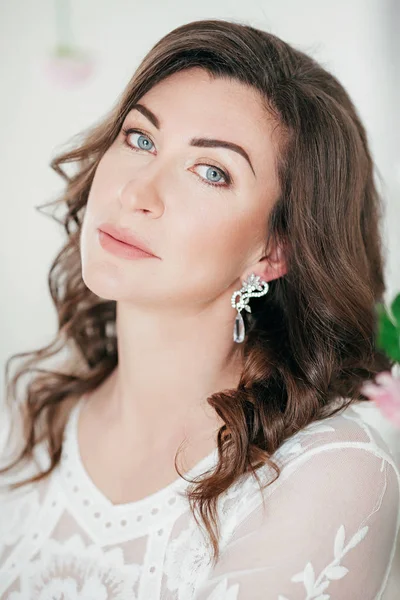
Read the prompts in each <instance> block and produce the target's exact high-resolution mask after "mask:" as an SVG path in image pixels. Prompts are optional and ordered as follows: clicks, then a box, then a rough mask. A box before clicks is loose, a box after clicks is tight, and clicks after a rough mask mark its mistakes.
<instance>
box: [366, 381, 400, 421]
mask: <svg viewBox="0 0 400 600" xmlns="http://www.w3.org/2000/svg"><path fill="white" fill-rule="evenodd" d="M375 382H376V383H371V382H369V381H368V382H366V383H364V384H363V385H362V387H361V393H362V394H364V396H367V397H368V398H369V399H370V400H372V401H373V402H375V404H376V405H377V406H378V408H379V410H380V411H381V413H382V414H383V415H384V416H385V417H386V418H387V419H389V421H391V422H392V423H393V424H394V425H396V426H397V427H400V379H399V378H398V377H395V376H394V375H392V373H391V372H390V371H382V372H381V373H378V375H376V376H375Z"/></svg>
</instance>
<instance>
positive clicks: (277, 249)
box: [241, 244, 287, 282]
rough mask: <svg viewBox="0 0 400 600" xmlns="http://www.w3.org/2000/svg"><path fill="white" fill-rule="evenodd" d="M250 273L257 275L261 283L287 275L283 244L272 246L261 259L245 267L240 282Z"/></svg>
mask: <svg viewBox="0 0 400 600" xmlns="http://www.w3.org/2000/svg"><path fill="white" fill-rule="evenodd" d="M251 273H254V274H255V275H258V276H259V277H260V278H261V279H262V280H263V281H267V282H268V281H272V280H274V279H278V278H279V277H282V276H283V275H285V273H287V266H286V261H285V255H284V246H283V244H274V245H273V246H272V248H271V250H269V251H268V252H267V254H265V255H264V256H263V257H262V258H260V259H259V260H258V261H257V262H254V263H253V264H252V265H250V266H249V267H247V269H246V271H245V272H244V273H242V277H241V279H242V281H243V280H244V279H246V278H247V277H248V276H249V275H250V274H251Z"/></svg>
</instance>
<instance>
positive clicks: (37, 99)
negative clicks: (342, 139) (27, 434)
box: [0, 0, 400, 453]
mask: <svg viewBox="0 0 400 600" xmlns="http://www.w3.org/2000/svg"><path fill="white" fill-rule="evenodd" d="M70 6H71V10H72V26H73V32H74V39H75V41H76V43H77V44H78V45H80V46H81V47H82V48H83V49H85V50H87V51H89V52H90V53H91V54H93V55H94V58H95V60H96V72H95V75H94V77H93V78H92V79H90V80H89V81H88V82H87V83H86V84H84V85H83V86H82V87H77V88H76V89H69V90H66V89H62V88H58V87H56V86H55V85H54V84H53V83H51V81H49V80H48V79H47V78H46V76H45V74H44V61H45V60H46V59H47V57H48V55H49V54H50V52H51V50H52V49H53V47H54V45H55V42H56V28H55V10H54V2H53V1H51V0H42V1H41V2H32V0H12V1H11V0H9V1H7V0H0V56H1V59H0V86H1V93H0V169H1V171H0V173H1V177H0V202H1V205H0V206H1V219H0V286H1V287H0V290H1V296H0V302H1V310H0V332H1V336H0V368H1V372H0V390H3V384H4V372H3V365H4V364H5V360H6V358H7V357H8V356H9V355H11V354H14V353H16V352H20V351H29V350H33V349H36V348H38V347H40V346H42V345H45V344H47V343H48V342H49V341H50V339H51V338H52V335H53V333H54V331H55V326H56V319H55V311H54V309H53V306H52V304H51V301H50V296H49V293H48V288H47V274H48V270H49V267H50V263H51V261H52V260H53V258H54V256H55V254H56V252H57V251H58V249H59V248H60V247H61V245H62V240H63V238H62V231H61V228H60V227H58V226H57V224H56V223H55V222H53V221H52V220H50V219H49V218H47V217H46V216H44V215H42V214H40V213H38V212H37V211H36V210H35V209H34V206H36V205H38V204H42V203H44V202H46V201H50V200H52V199H54V198H55V197H56V195H58V193H59V192H60V191H61V189H62V187H63V184H62V181H61V179H59V178H58V177H57V176H56V175H55V174H54V173H53V171H52V170H51V169H50V167H49V163H50V160H51V158H52V156H54V154H56V153H57V152H58V151H59V150H60V149H61V146H62V145H63V144H64V143H66V142H67V141H68V140H69V139H70V138H71V137H72V136H73V135H75V134H76V133H78V132H79V131H80V130H81V129H84V128H86V127H87V126H89V125H90V124H92V123H93V122H94V121H96V120H97V119H99V118H100V117H101V116H102V115H103V114H104V113H105V112H106V111H108V110H109V108H110V107H111V106H112V105H113V104H114V102H115V100H116V98H117V96H118V95H119V94H120V93H121V91H122V89H123V88H124V86H125V85H126V83H127V82H128V80H129V79H130V77H131V75H132V73H133V71H134V70H135V68H136V66H137V65H138V63H139V61H140V59H141V58H142V57H143V56H144V55H145V54H146V53H147V51H148V50H150V48H151V47H152V46H153V44H154V43H155V42H157V41H158V40H159V38H160V37H162V36H163V35H164V34H165V33H167V32H168V31H170V30H171V29H173V28H174V27H176V26H178V25H180V24H183V23H186V22H189V21H193V20H197V19H201V18H227V19H234V20H238V21H241V22H245V23H248V24H251V25H254V26H255V27H260V28H262V29H265V30H268V31H270V32H272V33H275V34H277V35H279V36H280V37H282V38H283V39H284V40H286V41H288V42H289V43H292V44H294V45H296V46H298V47H300V48H301V49H303V50H305V51H306V52H309V53H310V54H312V55H313V56H314V57H315V58H317V60H319V61H320V62H322V63H323V64H324V65H325V67H327V68H328V69H329V70H331V71H332V72H333V73H334V74H336V75H337V76H338V77H339V79H340V80H341V81H342V83H343V84H344V85H345V87H346V88H347V90H348V91H349V93H350V95H351V97H352V98H353V100H354V102H355V104H356V106H357V107H358V110H359V112H360V115H361V118H362V119H363V121H364V123H365V125H366V128H367V131H368V134H369V139H370V144H371V149H372V153H373V156H374V158H375V162H376V165H377V168H378V170H379V172H380V174H381V176H382V184H380V189H381V192H382V194H383V195H384V198H385V204H386V218H385V224H384V228H385V235H384V242H385V248H386V255H387V283H388V290H387V299H390V298H392V297H393V296H394V294H395V293H397V292H398V291H400V260H399V257H400V241H399V237H400V200H399V196H400V194H399V192H400V149H399V142H398V138H399V121H400V119H399V110H400V109H399V106H400V102H399V100H400V92H399V87H396V79H397V82H398V81H399V64H400V44H399V41H398V40H399V38H400V35H399V34H400V2H398V1H397V0H392V1H389V0H386V1H385V0H352V2H348V0H335V2H333V1H326V0H325V1H321V0H303V1H298V0H270V1H268V0H246V2H243V1H241V0H234V1H232V0H212V1H210V0H202V2H187V1H184V0H172V1H171V0H170V1H164V2H163V1H162V0H158V1H155V0H149V1H148V2H147V3H145V2H138V1H137V2H134V1H133V0H112V1H106V0H71V1H70ZM1 395H2V394H0V401H1ZM382 426H383V427H384V426H385V423H383V425H382ZM388 431H389V429H388ZM390 435H392V438H391V439H395V435H394V434H393V431H391V432H390ZM396 435H397V437H396V440H397V439H398V437H399V434H398V432H396ZM396 449H397V451H398V452H399V453H400V448H399V445H398V446H397V447H396Z"/></svg>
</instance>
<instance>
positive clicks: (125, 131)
mask: <svg viewBox="0 0 400 600" xmlns="http://www.w3.org/2000/svg"><path fill="white" fill-rule="evenodd" d="M122 131H123V134H124V143H125V144H126V145H127V146H128V148H130V149H131V150H134V151H139V150H140V148H135V147H134V146H131V145H130V144H128V142H127V137H128V136H129V135H130V134H131V133H140V135H143V136H145V137H147V138H149V140H151V142H152V143H153V144H154V142H153V140H152V139H151V137H150V136H149V135H147V133H145V132H144V131H141V130H140V129H132V128H129V129H122ZM198 166H202V167H212V168H213V169H215V170H216V171H218V172H219V173H221V175H222V176H223V177H224V179H225V181H226V183H225V184H223V185H221V184H219V183H211V182H210V181H206V180H205V179H203V178H202V177H200V176H199V181H200V183H204V185H207V186H212V187H216V188H229V187H231V184H232V178H231V176H230V175H229V173H226V172H225V171H223V170H222V169H220V168H219V167H216V166H215V165H209V164H205V163H199V165H198Z"/></svg>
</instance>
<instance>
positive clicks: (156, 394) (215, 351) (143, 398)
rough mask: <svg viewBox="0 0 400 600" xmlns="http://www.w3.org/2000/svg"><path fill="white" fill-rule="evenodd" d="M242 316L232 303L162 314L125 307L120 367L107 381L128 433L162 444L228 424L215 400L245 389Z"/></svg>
mask: <svg viewBox="0 0 400 600" xmlns="http://www.w3.org/2000/svg"><path fill="white" fill-rule="evenodd" d="M235 316H236V312H234V311H227V310H226V298H224V301H223V302H222V301H221V302H218V301H217V302H216V303H214V304H213V305H212V306H208V307H206V308H202V309H201V310H199V309H197V310H193V311H192V312H187V313H182V310H181V309H180V310H179V313H178V311H173V310H169V311H165V312H163V313H162V314H160V313H158V314H155V313H154V312H150V311H149V312H144V311H143V310H142V309H141V310H139V309H138V308H137V307H136V306H135V307H133V306H132V305H131V304H127V303H123V302H118V303H117V318H116V332H117V340H118V365H117V367H116V369H115V370H114V372H113V373H112V375H111V376H110V378H109V380H108V381H107V393H106V394H105V395H104V402H105V404H106V406H105V407H104V410H105V413H106V414H107V418H110V419H112V420H113V421H114V422H115V423H119V424H120V427H121V428H122V429H121V435H124V432H126V435H127V436H128V437H129V438H133V439H136V440H139V439H143V441H144V442H146V443H147V444H149V443H150V444H152V443H154V444H156V440H157V439H160V438H161V439H165V438H166V436H172V437H173V436H179V432H181V431H194V432H196V431H198V430H201V429H202V428H203V429H206V428H207V427H210V426H211V425H213V424H214V426H215V425H216V423H218V424H219V426H220V425H221V424H222V421H218V417H217V414H216V413H215V411H214V409H212V407H210V406H209V405H208V403H207V397H208V396H209V395H211V394H213V393H215V392H218V391H222V390H223V389H227V388H235V387H237V385H238V383H239V379H240V375H241V371H242V352H241V349H242V345H241V344H236V343H235V342H234V341H233V338H232V335H233V323H234V320H235Z"/></svg>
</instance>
